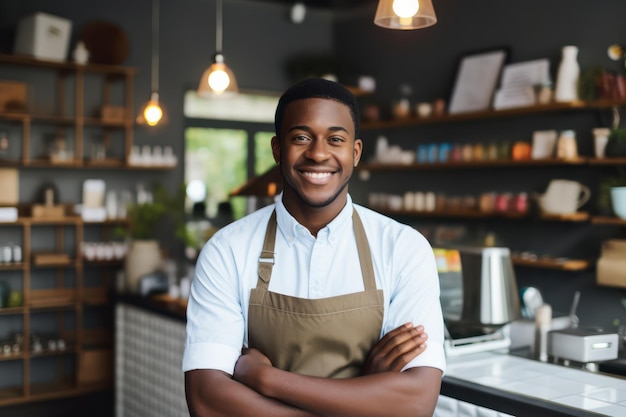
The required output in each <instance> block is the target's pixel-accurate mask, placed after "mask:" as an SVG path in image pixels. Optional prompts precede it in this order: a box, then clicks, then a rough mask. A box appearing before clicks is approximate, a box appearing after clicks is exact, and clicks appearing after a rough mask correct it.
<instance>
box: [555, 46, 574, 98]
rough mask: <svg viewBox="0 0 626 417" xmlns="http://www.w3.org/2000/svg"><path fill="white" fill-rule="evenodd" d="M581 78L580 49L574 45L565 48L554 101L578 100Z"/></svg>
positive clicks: (558, 72)
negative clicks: (579, 80)
mask: <svg viewBox="0 0 626 417" xmlns="http://www.w3.org/2000/svg"><path fill="white" fill-rule="evenodd" d="M579 77H580V66H579V65H578V47H576V46H573V45H568V46H564V47H563V51H562V57H561V63H560V64H559V68H558V71H557V78H556V88H555V91H554V100H555V101H559V102H565V101H575V100H578V79H579Z"/></svg>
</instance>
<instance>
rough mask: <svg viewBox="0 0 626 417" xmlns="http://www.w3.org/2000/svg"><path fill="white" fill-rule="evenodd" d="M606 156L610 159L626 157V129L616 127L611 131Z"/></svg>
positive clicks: (605, 150)
mask: <svg viewBox="0 0 626 417" xmlns="http://www.w3.org/2000/svg"><path fill="white" fill-rule="evenodd" d="M604 154H605V155H606V156H607V157H608V158H620V157H626V128H624V127H614V128H612V129H611V133H610V134H609V140H608V141H607V142H606V148H605V149H604Z"/></svg>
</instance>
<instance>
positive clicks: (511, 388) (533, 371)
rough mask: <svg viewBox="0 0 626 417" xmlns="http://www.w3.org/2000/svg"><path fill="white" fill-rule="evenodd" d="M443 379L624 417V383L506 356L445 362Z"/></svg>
mask: <svg viewBox="0 0 626 417" xmlns="http://www.w3.org/2000/svg"><path fill="white" fill-rule="evenodd" d="M446 376H449V377H453V378H458V379H461V380H464V381H468V382H471V383H474V384H479V385H483V386H486V387H490V388H493V389H498V390H501V391H506V392H509V393H512V394H516V395H520V396H525V397H529V399H534V400H543V401H546V402H549V403H554V404H559V405H564V406H568V407H573V408H575V409H579V410H584V411H587V412H591V413H598V414H601V415H608V416H615V417H618V416H619V417H624V416H626V379H623V378H620V377H613V376H609V375H606V374H600V373H594V372H590V371H586V370H581V369H574V368H568V367H564V366H561V365H556V364H550V363H543V362H539V361H536V360H532V359H527V358H523V357H518V356H513V355H509V354H508V353H507V352H497V351H493V352H481V353H476V354H472V355H463V356H458V357H450V358H448V367H447V371H446Z"/></svg>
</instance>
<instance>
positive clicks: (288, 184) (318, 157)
mask: <svg viewBox="0 0 626 417" xmlns="http://www.w3.org/2000/svg"><path fill="white" fill-rule="evenodd" d="M281 128H282V130H281V132H282V137H281V138H277V137H274V138H273V139H272V151H273V153H274V159H275V160H276V162H277V163H279V164H280V166H281V168H280V169H281V171H282V174H283V177H284V180H285V184H284V185H283V190H284V197H286V198H292V199H296V200H298V202H299V203H300V204H302V203H303V204H305V205H307V206H309V207H317V208H320V207H325V206H328V205H330V204H331V203H333V202H334V201H335V200H337V197H339V196H342V195H343V196H345V195H346V194H347V193H348V188H347V185H348V181H349V180H350V177H351V176H352V171H353V170H354V167H355V166H356V165H357V164H358V162H359V159H360V157H361V150H362V142H361V140H360V139H355V137H354V135H355V132H354V121H353V120H352V116H351V115H350V109H349V108H348V106H346V105H345V104H343V103H340V102H337V101H334V100H329V99H321V98H310V99H303V100H296V101H294V102H292V103H290V104H289V105H288V106H287V108H286V109H285V114H284V117H283V122H282V126H281ZM341 200H343V201H342V202H340V203H341V204H343V203H344V202H345V199H341ZM292 201H293V200H292ZM294 202H295V201H294Z"/></svg>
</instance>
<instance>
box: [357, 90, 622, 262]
mask: <svg viewBox="0 0 626 417" xmlns="http://www.w3.org/2000/svg"><path fill="white" fill-rule="evenodd" d="M623 106H626V100H598V101H593V102H583V101H575V102H569V103H551V104H548V105H535V106H528V107H521V108H514V109H507V110H487V111H479V112H467V113H462V114H452V115H451V114H445V115H441V116H430V117H428V118H420V117H417V116H412V117H406V118H398V119H392V120H380V121H363V122H362V123H361V129H362V130H377V131H385V130H394V129H405V128H406V129H408V128H411V127H418V126H425V125H436V124H442V125H443V124H452V123H460V122H467V121H481V120H489V119H498V118H512V117H523V116H528V115H533V114H551V113H552V114H557V113H568V112H583V111H586V112H590V111H592V112H595V111H603V110H611V109H613V110H614V109H615V108H618V107H623ZM624 165H626V158H596V157H591V156H584V155H583V156H580V157H577V158H575V159H557V158H549V159H536V160H533V159H528V160H513V159H511V158H507V159H493V160H489V159H483V160H478V161H477V160H474V161H449V162H433V163H417V162H412V163H399V162H398V163H380V162H365V161H363V162H361V163H360V164H359V166H358V167H357V168H356V170H358V171H361V172H363V173H366V174H370V173H371V174H374V173H385V172H410V171H450V170H481V169H502V170H506V169H519V168H529V169H540V168H548V167H573V168H577V167H589V168H594V167H611V166H624ZM364 178H367V177H364ZM372 209H374V210H377V211H379V212H381V213H384V214H387V215H389V216H392V217H394V216H409V217H418V218H442V219H446V218H456V219H510V220H524V219H533V220H539V221H542V222H570V223H590V224H593V225H607V226H626V220H622V219H619V218H616V217H606V216H604V217H603V216H593V215H592V214H591V213H589V212H577V213H574V214H571V215H548V214H541V213H534V212H533V214H530V213H517V212H508V211H506V212H481V211H479V210H466V209H454V210H436V211H411V210H390V209H389V208H387V207H372ZM513 263H514V264H515V265H516V266H520V267H529V268H540V269H554V270H561V271H583V270H587V269H590V268H592V267H593V266H594V265H595V262H594V261H590V260H586V259H570V258H550V257H540V258H539V259H533V260H530V259H523V258H521V257H514V258H513Z"/></svg>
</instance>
